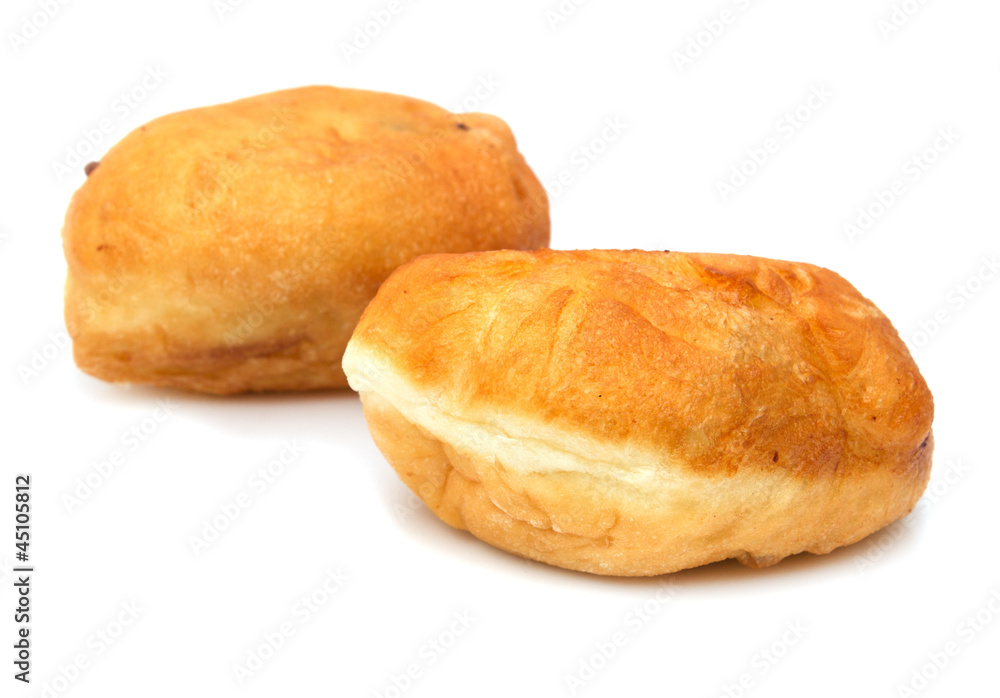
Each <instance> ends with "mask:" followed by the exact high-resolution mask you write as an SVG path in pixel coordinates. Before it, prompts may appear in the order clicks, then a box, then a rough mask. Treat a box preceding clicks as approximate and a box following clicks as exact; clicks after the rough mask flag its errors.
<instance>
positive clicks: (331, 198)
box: [63, 87, 549, 393]
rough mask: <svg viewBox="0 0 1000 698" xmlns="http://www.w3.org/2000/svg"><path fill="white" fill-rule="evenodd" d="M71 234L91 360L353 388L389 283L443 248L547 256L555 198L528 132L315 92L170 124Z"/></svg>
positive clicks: (94, 365) (170, 382) (106, 372)
mask: <svg viewBox="0 0 1000 698" xmlns="http://www.w3.org/2000/svg"><path fill="white" fill-rule="evenodd" d="M88 173H89V176H88V179H87V181H86V182H85V183H84V185H83V186H82V187H81V188H80V190H79V191H77V192H76V194H75V195H74V197H73V201H72V203H71V205H70V207H69V211H68V213H67V214H66V224H65V228H64V230H63V237H64V247H65V253H66V260H67V262H68V265H69V275H68V279H67V283H66V322H67V326H68V328H69V330H70V334H71V335H72V337H73V353H74V356H75V358H76V362H77V364H78V365H79V366H80V368H82V369H83V370H84V371H86V372H87V373H90V374H92V375H94V376H97V377H98V378H103V379H105V380H110V381H127V382H132V383H149V384H153V385H166V386H174V387H178V388H186V389H190V390H198V391H204V392H209V393H236V392H241V391H248V390H300V389H310V388H331V387H346V385H347V381H346V379H345V377H344V374H343V372H342V371H341V368H340V359H341V357H342V355H343V351H344V347H345V346H346V345H347V340H348V339H349V338H350V336H351V332H352V330H353V329H354V325H355V324H356V323H357V321H358V318H359V317H361V312H362V311H363V310H364V308H365V305H367V303H368V301H369V300H371V299H372V297H373V296H374V295H375V291H376V290H377V289H378V287H379V284H381V283H382V281H384V280H385V278H386V277H387V276H388V275H389V274H390V272H392V270H393V269H395V268H396V267H398V266H399V265H400V264H402V263H403V262H405V261H407V260H409V259H412V258H413V257H416V256H418V255H421V254H424V253H428V252H468V251H473V250H490V249H499V248H511V249H534V248H538V247H544V246H546V245H547V244H548V239H549V216H548V203H547V200H546V196H545V191H544V190H543V189H542V187H541V185H540V184H539V182H538V180H537V179H536V178H535V176H534V175H533V174H532V172H531V170H530V169H529V168H528V166H527V165H526V164H525V162H524V159H523V158H522V157H521V155H520V154H519V153H518V151H517V146H516V144H515V141H514V137H513V135H512V134H511V131H510V129H509V128H508V127H507V125H506V124H505V123H504V122H503V121H501V120H500V119H498V118H496V117H493V116H488V115H486V114H461V115H457V114H451V113H449V112H448V111H446V110H444V109H441V108H439V107H436V106H434V105H432V104H428V103H426V102H421V101H418V100H415V99H410V98H408V97H400V96H396V95H389V94H380V93H375V92H363V91H358V90H342V89H336V88H333V87H304V88H300V89H294V90H287V91H284V92H275V93H273V94H266V95H261V96H258V97H252V98H250V99H243V100H240V101H237V102H232V103H229V104H222V105H218V106H213V107H207V108H203V109H193V110H191V111H184V112H179V113H176V114H171V115H169V116H164V117H162V118H159V119H156V120H155V121H152V122H150V123H148V124H146V125H145V126H142V127H141V128H139V129H137V130H135V131H133V132H132V133H130V134H129V135H128V136H126V137H125V138H124V139H123V140H122V141H121V142H119V143H118V144H117V145H115V146H114V147H113V148H112V149H111V150H110V151H109V152H108V153H107V155H106V156H105V157H104V158H103V159H102V160H101V161H100V163H99V164H97V166H96V167H93V166H90V167H88Z"/></svg>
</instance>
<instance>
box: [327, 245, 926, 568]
mask: <svg viewBox="0 0 1000 698" xmlns="http://www.w3.org/2000/svg"><path fill="white" fill-rule="evenodd" d="M344 370H345V371H346V373H347V377H348V380H349V381H350V383H351V387H353V388H354V389H355V390H357V391H358V392H359V393H360V394H361V399H362V401H363V402H364V410H365V416H366V417H367V419H368V424H369V427H370V429H371V432H372V436H373V437H374V439H375V442H376V443H377V444H378V446H379V448H380V449H381V450H382V452H383V453H384V454H385V456H386V458H387V459H388V460H389V462H390V463H391V464H392V466H393V467H394V468H395V469H396V471H397V473H398V474H399V476H400V477H401V478H402V479H403V481H404V482H405V483H406V484H407V485H408V486H409V487H410V488H412V489H413V491H414V492H416V493H417V494H418V495H419V496H420V497H421V499H423V501H424V502H425V503H426V504H427V506H429V507H430V508H431V509H432V510H433V511H434V512H435V513H436V514H437V515H438V516H439V517H440V518H441V519H443V520H444V521H445V522H447V523H448V524H450V525H452V526H455V527H456V528H462V529H468V530H469V531H471V532H472V533H473V534H474V535H475V536H477V537H479V538H481V539H482V540H484V541H486V542H488V543H491V544H493V545H495V546H498V547H500V548H503V549H504V550H507V551H510V552H512V553H516V554H518V555H522V556H524V557H528V558H532V559H535V560H541V561H543V562H547V563H550V564H553V565H558V566H560V567H566V568H570V569H575V570H584V571H587V572H593V573H597V574H608V575H655V574H661V573H665V572H672V571H675V570H680V569H683V568H687V567H693V566H696V565H703V564H705V563H709V562H713V561H715V560H722V559H725V558H737V559H739V560H740V561H741V562H743V563H745V564H748V565H751V566H754V567H759V566H765V565H771V564H774V563H776V562H778V561H779V560H781V559H782V558H784V557H786V556H788V555H794V554H795V553H798V552H802V551H809V552H813V553H827V552H830V551H831V550H833V549H834V548H836V547H838V546H842V545H847V544H848V543H852V542H854V541H857V540H859V539H861V538H863V537H864V536H867V535H868V534H870V533H872V532H873V531H875V530H877V529H879V528H881V527H882V526H885V525H886V524H888V523H890V522H891V521H894V520H895V519H898V518H899V517H901V516H904V515H905V514H906V513H908V512H909V511H910V509H911V508H912V507H913V505H914V504H915V502H916V501H917V499H918V498H919V497H920V494H921V493H922V492H923V490H924V487H925V485H926V483H927V479H928V477H929V475H930V468H931V451H932V449H933V442H932V437H931V420H932V417H933V403H932V400H931V394H930V392H929V391H928V389H927V385H926V383H925V382H924V380H923V378H922V377H921V375H920V372H919V371H918V370H917V367H916V365H915V364H914V362H913V360H912V359H911V358H910V355H909V353H908V352H907V349H906V347H905V346H904V344H903V342H902V341H901V340H900V339H899V336H898V334H897V333H896V331H895V329H893V327H892V325H891V324H890V322H889V320H888V319H886V317H885V316H884V315H883V314H882V313H881V312H880V311H879V310H878V309H877V308H876V307H875V306H874V305H873V304H872V303H871V302H870V301H868V300H867V299H865V298H864V297H863V296H862V295H861V294H860V293H858V291H857V290H855V289H854V287H852V286H851V285H850V284H849V283H847V282H846V281H845V280H844V279H842V278H841V277H840V276H838V275H837V274H835V273H833V272H831V271H828V270H826V269H821V268H818V267H815V266H812V265H809V264H795V263H791V262H781V261H776V260H769V259H760V258H756V257H741V256H735V255H717V254H682V253H677V252H642V251H614V250H612V251H585V252H563V251H552V250H543V251H539V252H534V253H531V252H487V253H481V254H460V255H430V256H426V257H421V258H420V259H417V260H415V261H413V262H410V263H409V264H407V265H405V266H403V267H401V268H400V269H399V270H398V271H396V272H395V273H394V274H393V275H392V276H390V277H389V279H388V280H387V281H386V282H385V284H384V285H383V286H382V288H381V290H380V291H379V292H378V294H377V295H376V297H375V299H374V300H373V301H372V303H371V304H370V305H369V306H368V308H367V310H366V311H365V314H364V316H363V317H362V319H361V322H360V324H359V325H358V327H357V329H356V330H355V332H354V336H353V338H352V339H351V342H350V344H349V345H348V348H347V352H346V354H345V355H344Z"/></svg>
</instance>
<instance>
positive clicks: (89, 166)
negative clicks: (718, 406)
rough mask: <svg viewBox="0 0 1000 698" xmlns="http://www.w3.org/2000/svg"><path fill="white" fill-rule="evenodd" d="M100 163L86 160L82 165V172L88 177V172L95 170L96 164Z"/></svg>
mask: <svg viewBox="0 0 1000 698" xmlns="http://www.w3.org/2000/svg"><path fill="white" fill-rule="evenodd" d="M100 164H101V163H99V162H88V163H87V164H86V165H84V166H83V173H84V174H85V175H87V176H88V177H89V176H90V173H91V172H93V171H94V170H96V169H97V166H98V165H100Z"/></svg>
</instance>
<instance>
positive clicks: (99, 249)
mask: <svg viewBox="0 0 1000 698" xmlns="http://www.w3.org/2000/svg"><path fill="white" fill-rule="evenodd" d="M106 249H108V245H98V246H97V251H98V252H103V251H104V250H106Z"/></svg>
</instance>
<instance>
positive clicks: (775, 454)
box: [771, 451, 778, 463]
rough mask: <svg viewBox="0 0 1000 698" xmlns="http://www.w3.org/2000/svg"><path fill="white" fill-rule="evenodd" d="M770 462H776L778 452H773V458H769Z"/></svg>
mask: <svg viewBox="0 0 1000 698" xmlns="http://www.w3.org/2000/svg"><path fill="white" fill-rule="evenodd" d="M771 460H773V461H774V462H775V463H777V462H778V452H777V451H775V452H774V457H773V458H771Z"/></svg>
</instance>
